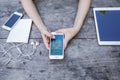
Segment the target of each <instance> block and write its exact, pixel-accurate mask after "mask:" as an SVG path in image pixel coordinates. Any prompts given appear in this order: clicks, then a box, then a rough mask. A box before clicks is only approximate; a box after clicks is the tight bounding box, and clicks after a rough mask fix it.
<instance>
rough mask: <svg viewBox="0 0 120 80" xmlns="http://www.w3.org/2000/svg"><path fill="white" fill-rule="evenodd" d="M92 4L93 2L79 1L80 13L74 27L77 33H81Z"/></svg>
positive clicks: (78, 12)
mask: <svg viewBox="0 0 120 80" xmlns="http://www.w3.org/2000/svg"><path fill="white" fill-rule="evenodd" d="M90 3H91V0H79V4H78V11H77V15H76V18H75V22H74V26H73V27H74V29H75V30H76V32H79V31H80V29H81V27H82V25H83V22H84V20H85V17H86V15H87V13H88V10H89V7H90Z"/></svg>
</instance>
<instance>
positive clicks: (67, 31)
mask: <svg viewBox="0 0 120 80" xmlns="http://www.w3.org/2000/svg"><path fill="white" fill-rule="evenodd" d="M56 32H58V33H63V34H64V36H65V39H64V49H66V47H67V45H68V43H69V41H70V40H71V39H72V38H73V37H74V36H75V35H76V34H77V33H78V30H76V29H75V28H66V29H59V30H57V31H56Z"/></svg>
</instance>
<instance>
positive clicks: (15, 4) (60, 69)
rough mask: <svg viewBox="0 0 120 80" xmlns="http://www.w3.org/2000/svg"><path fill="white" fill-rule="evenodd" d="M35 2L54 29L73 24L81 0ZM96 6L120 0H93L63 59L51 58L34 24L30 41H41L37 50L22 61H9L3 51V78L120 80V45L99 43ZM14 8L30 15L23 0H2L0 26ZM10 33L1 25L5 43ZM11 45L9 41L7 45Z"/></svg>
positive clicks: (0, 38) (114, 4)
mask: <svg viewBox="0 0 120 80" xmlns="http://www.w3.org/2000/svg"><path fill="white" fill-rule="evenodd" d="M35 3H36V4H37V6H38V10H39V11H40V13H41V16H42V19H43V21H44V23H45V25H46V26H47V27H48V28H49V29H51V30H52V31H55V30H57V29H60V28H66V27H72V26H73V22H74V19H75V15H76V10H77V0H36V1H35ZM94 7H120V0H92V3H91V7H90V11H89V13H88V16H87V18H86V20H85V23H84V25H83V27H82V29H81V31H80V32H79V34H78V35H77V36H76V37H75V38H74V39H73V40H72V41H71V42H70V44H69V46H68V48H67V49H66V51H65V59H64V60H61V61H59V60H49V58H48V50H47V49H46V48H45V46H44V44H43V41H42V38H41V35H40V32H39V31H38V29H37V28H36V26H35V25H34V24H33V26H32V31H31V35H30V41H29V42H31V41H39V42H40V45H39V46H38V47H37V51H36V52H35V53H34V55H32V56H31V59H30V60H29V61H26V60H25V61H24V60H23V58H21V60H23V61H21V62H13V61H9V57H8V55H5V56H2V55H1V54H2V53H0V80H120V46H99V45H98V43H97V38H96V30H95V24H94V17H93V10H92V9H93V8H94ZM14 11H18V12H22V13H23V14H24V17H23V18H24V19H26V18H28V16H27V15H26V13H25V12H24V10H23V8H22V5H21V3H20V1H19V0H0V26H2V24H3V23H4V22H5V21H6V19H7V18H8V17H9V16H10V15H11V14H12V13H13V12H14ZM8 34H9V32H8V31H6V30H4V29H2V28H0V43H1V44H3V45H4V44H5V43H6V38H7V37H8ZM11 45H12V44H7V45H6V46H5V49H8V48H9V47H10V46H11ZM26 46H28V47H29V46H31V45H30V44H26ZM20 48H22V50H23V52H25V53H28V54H29V53H30V51H31V50H32V47H31V48H24V49H23V47H20ZM0 50H1V51H2V49H0ZM11 53H12V54H13V55H14V57H16V56H17V55H16V54H17V53H18V52H17V50H16V49H12V50H11ZM24 58H25V57H24ZM26 58H27V57H26ZM7 61H9V62H7Z"/></svg>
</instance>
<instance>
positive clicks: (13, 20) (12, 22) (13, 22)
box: [5, 14, 20, 28]
mask: <svg viewBox="0 0 120 80" xmlns="http://www.w3.org/2000/svg"><path fill="white" fill-rule="evenodd" d="M19 18H20V16H19V15H16V14H13V15H12V17H11V18H10V19H9V20H8V21H7V22H6V23H5V26H8V27H10V28H12V26H13V25H14V24H15V23H16V21H17V20H18V19H19Z"/></svg>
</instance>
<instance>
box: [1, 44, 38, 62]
mask: <svg viewBox="0 0 120 80" xmlns="http://www.w3.org/2000/svg"><path fill="white" fill-rule="evenodd" d="M7 44H8V43H5V44H1V43H0V48H1V49H2V51H0V53H3V56H4V55H8V57H9V58H10V59H9V61H8V62H11V61H12V62H20V61H22V60H18V58H19V57H20V56H23V57H26V56H27V57H29V60H31V57H30V56H32V55H34V53H35V52H36V50H37V46H38V45H39V42H31V43H30V44H31V45H32V48H33V51H32V52H31V53H30V54H24V52H23V51H22V50H21V49H20V48H19V47H20V46H25V47H26V48H27V46H26V45H25V44H17V45H16V44H14V43H12V46H11V47H10V48H8V49H7V50H5V46H6V45H7ZM13 48H16V49H17V51H18V52H19V53H18V56H17V57H14V56H13V55H12V54H11V53H10V51H11V50H12V49H13ZM6 59H7V58H6ZM29 60H28V59H26V61H29Z"/></svg>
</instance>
